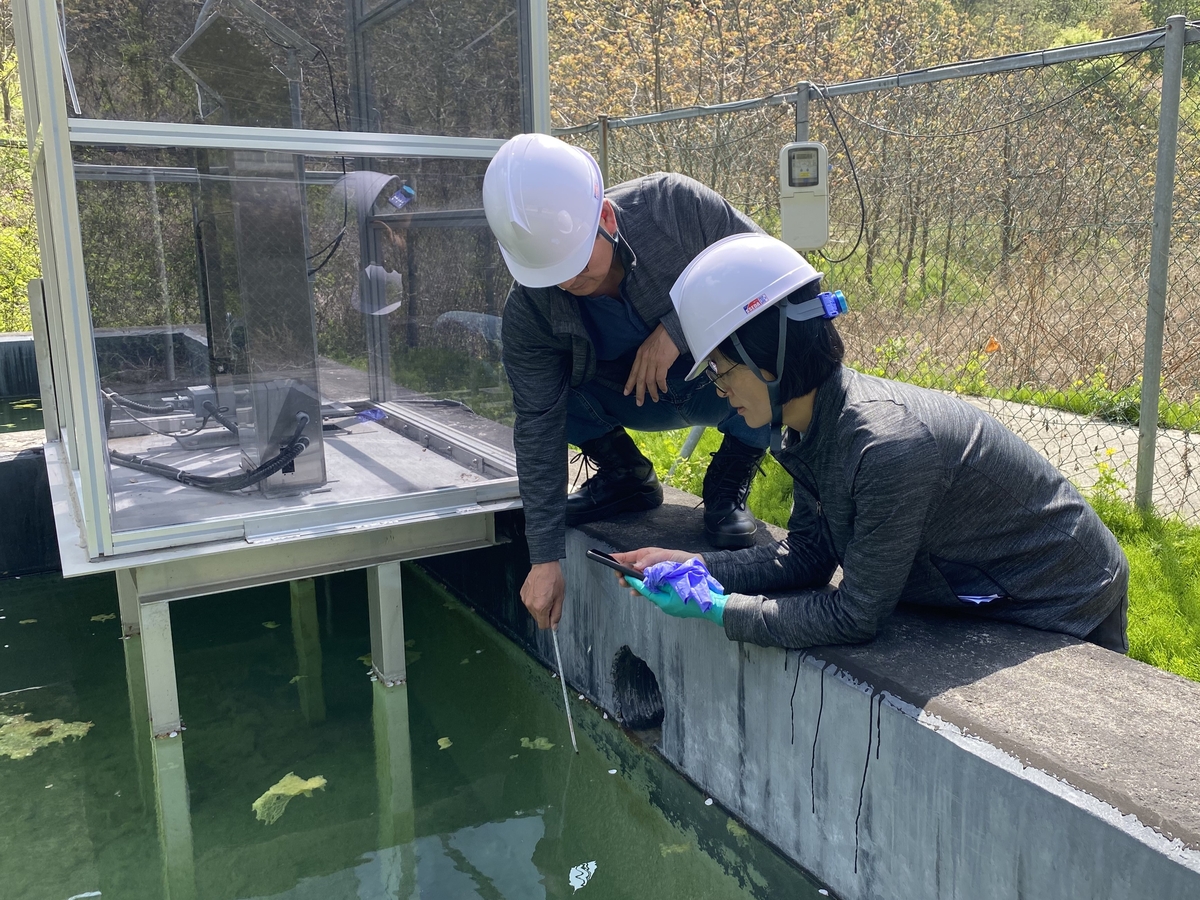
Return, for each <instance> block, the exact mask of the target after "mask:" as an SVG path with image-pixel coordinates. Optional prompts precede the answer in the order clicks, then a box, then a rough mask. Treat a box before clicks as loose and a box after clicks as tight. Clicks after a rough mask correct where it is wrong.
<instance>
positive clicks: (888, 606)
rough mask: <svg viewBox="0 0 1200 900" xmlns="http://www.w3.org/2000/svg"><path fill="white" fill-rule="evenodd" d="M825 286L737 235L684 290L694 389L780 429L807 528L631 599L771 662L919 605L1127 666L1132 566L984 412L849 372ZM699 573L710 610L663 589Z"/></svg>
mask: <svg viewBox="0 0 1200 900" xmlns="http://www.w3.org/2000/svg"><path fill="white" fill-rule="evenodd" d="M820 278H821V276H820V274H819V273H817V272H816V271H814V270H813V268H812V267H811V266H810V265H809V264H808V263H807V262H806V261H805V260H804V259H803V258H802V257H801V256H800V255H799V254H798V253H796V252H795V251H794V250H792V249H791V248H790V247H788V246H787V245H785V244H783V243H782V242H780V241H777V240H775V239H774V238H770V237H766V236H764V235H738V236H734V237H730V238H727V239H726V240H723V241H720V242H718V243H716V244H714V245H713V246H711V247H709V248H708V249H707V250H705V251H704V252H703V253H701V254H700V255H699V256H698V257H697V258H696V259H695V261H694V262H693V263H692V265H691V266H689V267H688V269H687V270H686V271H685V272H684V273H683V274H682V275H681V276H680V277H679V280H678V281H677V282H676V283H675V286H674V288H673V289H672V291H671V296H672V299H673V301H674V303H675V307H676V309H677V310H678V311H679V318H680V322H681V323H682V326H683V330H684V332H685V334H686V335H687V340H688V344H689V346H690V347H691V349H692V354H693V356H694V357H695V359H696V367H695V370H694V371H693V372H692V373H691V375H692V377H695V376H696V375H698V374H699V373H701V372H704V373H705V374H707V375H708V377H709V378H710V379H711V380H712V381H713V382H714V383H715V384H716V385H717V386H718V388H719V389H720V390H721V392H722V393H723V394H724V395H725V396H726V397H727V398H728V400H729V403H730V404H731V405H733V406H734V407H736V408H737V409H739V410H740V411H741V413H742V415H743V416H744V417H745V419H746V422H747V424H750V425H755V424H767V423H769V424H770V425H771V428H772V430H773V431H774V432H775V436H774V437H773V439H772V452H773V454H774V456H775V457H776V459H778V460H779V462H780V464H781V465H782V466H783V468H784V469H785V470H786V471H787V472H788V473H789V474H790V475H791V476H792V479H793V481H794V495H793V509H792V516H791V519H790V521H789V523H788V535H787V537H786V538H784V539H783V540H782V541H780V542H778V543H777V544H773V545H768V546H761V547H754V548H750V549H745V550H736V551H726V552H716V553H710V552H705V553H704V554H703V555H702V556H700V555H698V554H693V553H688V552H686V551H679V550H664V549H661V548H654V547H649V548H642V549H640V550H633V551H630V552H628V553H621V554H617V558H618V559H619V560H620V561H622V562H624V563H625V564H627V565H630V566H632V567H634V568H636V569H638V570H639V571H643V572H645V574H646V576H647V578H646V582H649V583H650V584H652V585H655V586H657V588H656V589H655V590H650V589H649V588H648V587H647V584H646V583H645V582H638V581H636V580H632V581H631V582H630V584H631V585H632V586H633V587H635V588H637V589H638V590H639V592H640V593H642V594H644V595H645V596H647V597H648V598H649V599H651V600H653V601H654V602H655V603H656V604H658V605H659V606H660V608H662V609H663V610H664V611H665V612H667V613H669V614H672V615H678V616H688V617H703V618H707V619H709V620H711V621H714V622H717V623H719V624H722V625H723V626H724V628H725V631H726V633H727V634H728V636H729V638H730V639H732V640H738V641H749V642H752V643H756V644H762V645H766V646H783V647H792V648H799V647H809V646H814V645H818V644H835V643H850V642H857V641H864V640H869V639H871V638H872V637H874V636H875V634H876V632H877V630H878V629H879V628H880V626H881V624H882V623H883V621H884V620H885V619H886V618H887V617H888V616H889V615H890V614H891V613H892V611H893V610H894V609H895V608H896V606H897V604H899V603H908V604H915V605H921V606H930V607H938V608H941V609H943V610H956V611H961V612H964V613H967V614H970V615H977V616H984V617H989V618H994V619H999V620H1003V621H1007V622H1014V623H1017V624H1021V625H1027V626H1031V627H1034V628H1041V629H1045V630H1050V631H1059V632H1064V633H1066V634H1070V635H1074V636H1076V637H1079V638H1084V639H1087V640H1090V641H1092V642H1093V643H1096V644H1099V645H1101V646H1104V647H1107V648H1109V649H1112V650H1116V651H1118V652H1121V653H1124V652H1126V651H1127V650H1128V646H1129V645H1128V641H1127V638H1126V634H1125V628H1126V608H1127V596H1126V592H1127V588H1128V581H1129V566H1128V563H1127V561H1126V559H1125V555H1124V553H1123V552H1122V550H1121V548H1120V546H1119V545H1118V544H1117V541H1116V539H1115V538H1114V537H1113V536H1112V534H1111V533H1110V532H1109V531H1108V529H1107V528H1105V526H1104V525H1103V523H1101V521H1100V519H1099V518H1098V517H1097V516H1096V514H1095V512H1093V511H1092V509H1091V507H1089V506H1088V505H1087V503H1086V502H1085V501H1084V500H1083V498H1082V497H1081V496H1080V495H1079V493H1078V492H1077V491H1076V490H1075V489H1074V488H1073V487H1072V486H1071V484H1070V483H1069V482H1068V481H1067V480H1066V479H1065V478H1064V477H1063V476H1062V474H1061V473H1059V472H1058V471H1057V470H1056V469H1055V468H1054V467H1053V466H1051V465H1050V464H1049V462H1047V461H1046V460H1045V459H1044V458H1043V457H1042V456H1040V455H1039V454H1038V453H1036V452H1035V451H1034V450H1033V449H1032V448H1030V447H1029V446H1028V445H1027V444H1025V443H1024V442H1023V441H1022V440H1021V439H1020V438H1018V437H1017V436H1016V435H1014V434H1013V433H1012V432H1010V431H1009V430H1008V429H1006V428H1005V427H1004V426H1002V425H1001V424H1000V423H998V422H997V421H996V420H995V419H993V418H991V417H990V416H988V415H987V414H985V413H983V412H981V411H980V410H978V409H976V408H975V407H973V406H971V405H970V404H968V403H965V402H963V401H961V400H959V399H958V398H956V397H951V396H948V395H946V394H942V393H940V392H937V391H930V390H925V389H923V388H918V387H914V386H912V385H908V384H903V383H900V382H894V381H888V380H885V379H882V378H875V377H872V376H868V375H862V374H859V373H858V372H855V371H853V370H852V369H849V368H847V367H845V366H844V365H843V364H842V356H843V345H842V340H841V337H840V336H839V335H838V332H837V329H836V327H835V326H834V323H833V318H834V317H836V316H837V315H838V314H839V313H840V312H842V311H844V309H845V305H844V301H843V299H842V298H841V296H840V294H830V293H820V292H819V291H820ZM693 561H699V562H701V563H703V565H704V566H706V567H707V570H708V572H709V574H711V576H712V578H713V579H715V582H716V586H713V585H709V588H708V589H706V591H707V593H708V596H705V597H703V602H701V603H697V602H696V601H695V597H694V596H693V597H692V598H690V599H689V600H688V601H687V602H684V601H683V600H682V599H681V597H680V593H679V592H678V591H676V590H675V589H674V588H672V587H671V586H670V582H669V581H667V582H664V581H662V579H661V578H660V577H659V573H660V572H662V571H663V570H664V569H666V570H668V571H669V570H670V568H671V566H670V565H669V564H671V563H675V564H678V563H692V564H693V568H695V566H694V562H693ZM660 564H666V565H661V566H660ZM654 566H660V567H659V568H655V569H651V571H649V572H647V571H646V570H647V569H650V568H651V567H654ZM838 566H841V569H842V580H841V583H840V584H839V585H838V586H837V587H830V586H829V581H830V578H831V577H832V576H833V574H834V572H835V570H836V569H837V568H838ZM701 571H703V570H701ZM767 592H770V595H771V596H770V597H768V596H765V594H766V593H767ZM692 593H694V591H693V592H692Z"/></svg>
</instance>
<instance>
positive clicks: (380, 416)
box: [354, 407, 387, 422]
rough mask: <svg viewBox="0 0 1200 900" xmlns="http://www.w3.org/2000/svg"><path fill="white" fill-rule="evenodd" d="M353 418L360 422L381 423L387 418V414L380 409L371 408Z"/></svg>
mask: <svg viewBox="0 0 1200 900" xmlns="http://www.w3.org/2000/svg"><path fill="white" fill-rule="evenodd" d="M354 418H356V419H358V421H360V422H382V421H383V420H384V419H386V418H387V413H385V412H384V411H383V410H382V409H375V408H374V407H371V408H370V409H364V410H363V411H362V412H360V413H359V414H358V415H357V416H355V417H354Z"/></svg>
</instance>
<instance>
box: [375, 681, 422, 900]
mask: <svg viewBox="0 0 1200 900" xmlns="http://www.w3.org/2000/svg"><path fill="white" fill-rule="evenodd" d="M371 687H372V688H374V700H373V704H372V719H373V721H374V724H375V777H376V780H377V781H378V783H379V847H380V848H381V849H385V848H393V849H392V862H391V865H387V866H383V867H382V874H383V875H384V877H385V878H386V883H385V884H384V885H383V887H384V892H385V895H386V896H388V897H398V898H410V897H415V896H417V854H416V847H415V846H414V845H413V840H414V838H415V837H416V816H415V813H414V808H413V778H412V741H411V739H410V737H409V726H408V685H403V684H401V685H396V686H395V687H387V686H386V685H385V684H384V683H383V682H382V681H377V682H375V684H373V685H371Z"/></svg>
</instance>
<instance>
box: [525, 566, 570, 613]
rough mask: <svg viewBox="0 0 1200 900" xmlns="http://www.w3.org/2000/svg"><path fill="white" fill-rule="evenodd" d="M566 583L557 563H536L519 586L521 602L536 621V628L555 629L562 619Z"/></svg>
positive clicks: (560, 567)
mask: <svg viewBox="0 0 1200 900" xmlns="http://www.w3.org/2000/svg"><path fill="white" fill-rule="evenodd" d="M566 591H567V582H566V580H565V579H564V578H563V573H562V566H560V565H559V564H558V561H557V560H555V561H554V562H548V563H538V564H537V565H535V566H534V567H533V568H532V569H530V570H529V575H527V576H526V578H525V583H524V584H523V585H521V602H522V603H524V604H525V608H526V609H527V610H529V614H530V615H531V616H533V618H534V619H535V620H536V621H537V626H538V628H557V627H558V620H559V619H561V618H562V608H563V597H564V596H565V595H566Z"/></svg>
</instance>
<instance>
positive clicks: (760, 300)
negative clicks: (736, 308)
mask: <svg viewBox="0 0 1200 900" xmlns="http://www.w3.org/2000/svg"><path fill="white" fill-rule="evenodd" d="M766 302H767V295H766V294H759V295H758V296H757V297H755V298H754V299H753V300H751V301H750V302H749V303H747V304H746V305H745V306H743V307H742V312H744V313H745V314H746V315H750V313H752V312H754V311H755V310H756V309H758V308H759V307H760V306H762V305H763V304H764V303H766Z"/></svg>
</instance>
